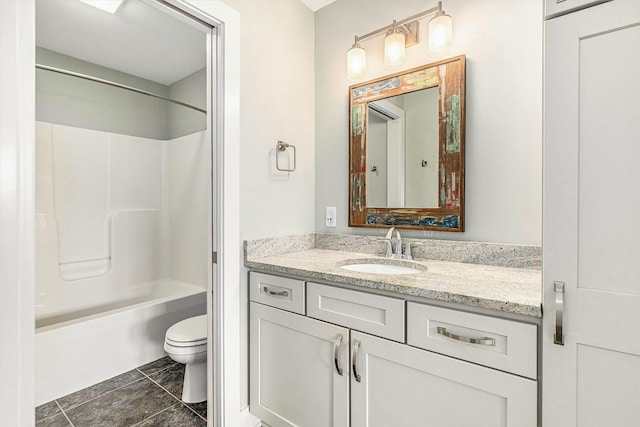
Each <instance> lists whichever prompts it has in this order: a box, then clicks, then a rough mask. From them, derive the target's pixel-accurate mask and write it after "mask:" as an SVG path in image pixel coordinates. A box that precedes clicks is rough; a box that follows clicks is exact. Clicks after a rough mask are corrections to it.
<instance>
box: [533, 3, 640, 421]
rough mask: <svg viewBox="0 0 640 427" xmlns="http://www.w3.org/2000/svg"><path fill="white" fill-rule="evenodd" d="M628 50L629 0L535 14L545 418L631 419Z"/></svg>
mask: <svg viewBox="0 0 640 427" xmlns="http://www.w3.org/2000/svg"><path fill="white" fill-rule="evenodd" d="M639 48H640V1H626V0H614V1H612V2H609V3H604V4H601V5H598V6H594V7H591V8H589V9H585V10H582V11H580V12H575V13H572V14H570V15H565V16H561V17H559V18H556V19H552V20H550V21H547V23H546V24H545V153H544V164H545V170H544V174H545V175H544V182H545V184H544V213H543V218H544V219H543V223H544V231H543V246H544V254H543V266H544V268H543V289H544V318H543V333H542V345H543V348H542V355H543V357H542V361H543V376H542V379H543V393H542V396H543V402H542V420H543V423H542V424H543V425H544V427H567V426H580V427H591V426H594V427H595V426H616V427H623V426H634V427H637V426H638V425H640V421H639V420H640V386H639V384H640V340H639V339H638V331H639V330H640V309H639V307H640V268H639V260H640V239H639V237H638V236H640V221H639V218H640V197H639V196H638V192H637V190H636V189H635V188H636V186H637V185H638V184H639V183H640V167H638V159H640V144H639V143H638V135H640V108H639V107H638V95H639V94H640V78H639V76H640V55H639V54H638V51H639ZM555 282H562V283H564V293H563V294H562V293H561V292H558V295H557V297H556V291H555V289H556V286H555ZM558 285H561V283H558ZM559 287H560V286H558V289H559ZM560 297H562V299H563V301H562V304H560V301H559V300H560ZM556 298H558V303H556ZM556 314H558V316H560V315H562V319H561V320H562V326H563V331H562V332H563V334H557V338H559V337H560V335H563V337H564V343H563V344H560V343H558V344H556V343H554V334H555V332H556V325H558V326H559V323H556ZM559 320H560V319H559ZM558 341H560V340H558Z"/></svg>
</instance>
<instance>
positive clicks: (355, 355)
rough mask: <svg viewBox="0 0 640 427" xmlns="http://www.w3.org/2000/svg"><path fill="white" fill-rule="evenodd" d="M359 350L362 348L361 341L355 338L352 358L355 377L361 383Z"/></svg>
mask: <svg viewBox="0 0 640 427" xmlns="http://www.w3.org/2000/svg"><path fill="white" fill-rule="evenodd" d="M358 350H360V341H358V340H353V357H352V359H351V366H352V368H353V377H354V378H355V379H356V381H358V382H359V383H360V382H362V377H361V376H360V374H359V373H358Z"/></svg>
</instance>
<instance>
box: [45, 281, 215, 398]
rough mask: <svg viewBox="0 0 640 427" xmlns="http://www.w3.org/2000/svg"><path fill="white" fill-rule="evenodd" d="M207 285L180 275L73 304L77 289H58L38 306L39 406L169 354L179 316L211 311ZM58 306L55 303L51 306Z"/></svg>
mask: <svg viewBox="0 0 640 427" xmlns="http://www.w3.org/2000/svg"><path fill="white" fill-rule="evenodd" d="M205 295H206V290H205V289H203V288H202V287H199V286H194V285H190V284H187V283H182V282H178V281H175V280H158V281H153V282H147V283H143V284H140V285H136V286H129V287H127V288H126V292H121V294H120V296H119V299H117V300H111V301H109V303H108V304H103V305H94V306H86V305H85V306H78V305H77V304H74V305H72V306H68V305H65V304H64V301H65V300H68V301H71V300H75V301H77V298H78V295H77V293H75V294H73V296H72V295H66V296H65V295H61V294H56V298H52V299H51V301H50V304H47V303H46V298H45V299H44V300H43V299H42V298H41V299H40V300H39V304H38V306H37V307H36V331H35V376H36V395H35V399H36V406H37V405H41V404H43V403H46V402H49V401H51V400H53V399H57V398H59V397H62V396H65V395H67V394H70V393H73V392H75V391H78V390H81V389H83V388H85V387H88V386H90V385H93V384H96V383H98V382H100V381H104V380H106V379H108V378H111V377H113V376H116V375H118V374H121V373H124V372H127V371H129V370H131V369H134V368H136V367H138V366H140V365H143V364H145V363H148V362H151V361H153V360H156V359H159V358H161V357H163V356H164V355H165V353H164V349H163V343H164V334H165V332H166V330H167V329H168V328H169V327H170V326H171V325H172V324H174V323H175V322H177V321H180V320H182V319H185V318H187V317H191V316H196V315H200V314H204V313H206V305H207V302H206V297H205ZM51 307H55V308H51Z"/></svg>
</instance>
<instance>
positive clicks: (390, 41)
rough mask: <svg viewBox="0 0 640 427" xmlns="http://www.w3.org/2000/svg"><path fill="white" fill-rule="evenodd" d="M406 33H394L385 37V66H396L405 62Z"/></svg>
mask: <svg viewBox="0 0 640 427" xmlns="http://www.w3.org/2000/svg"><path fill="white" fill-rule="evenodd" d="M404 57H405V50H404V34H402V33H392V34H389V35H388V36H387V37H385V38H384V66H385V68H395V67H398V66H400V65H402V64H403V63H404Z"/></svg>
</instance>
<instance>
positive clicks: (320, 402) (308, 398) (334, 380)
mask: <svg viewBox="0 0 640 427" xmlns="http://www.w3.org/2000/svg"><path fill="white" fill-rule="evenodd" d="M249 310H250V322H249V327H250V338H249V340H250V343H251V346H250V356H249V359H250V362H249V364H250V366H249V370H250V371H249V372H250V406H251V408H250V410H251V413H252V414H253V415H255V416H257V417H258V418H260V419H261V420H263V421H264V422H266V423H267V424H269V425H270V426H272V427H278V426H305V427H306V426H309V427H316V426H317V427H321V426H344V427H346V426H348V425H349V370H348V368H347V366H348V353H349V330H348V329H346V328H342V327H339V326H335V325H332V324H330V323H326V322H320V321H318V320H314V319H310V318H308V317H304V316H301V315H298V314H294V313H290V312H287V311H284V310H280V309H276V308H272V307H268V306H265V305H262V304H258V303H255V302H251V303H250V307H249ZM338 369H341V370H342V373H340V372H339V371H338Z"/></svg>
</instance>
